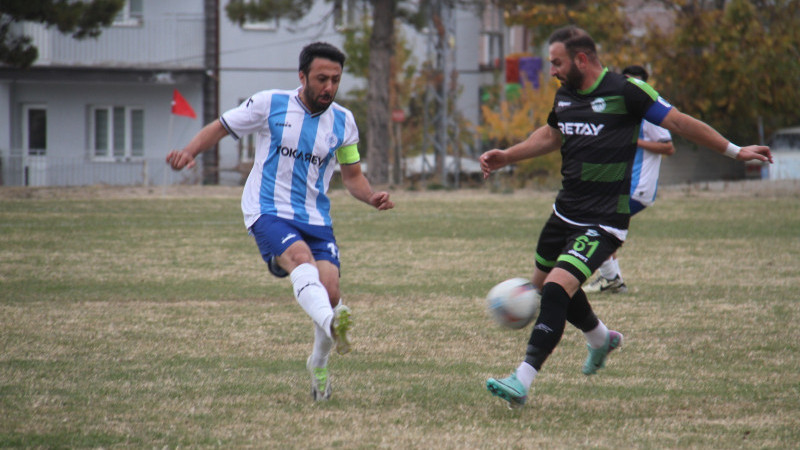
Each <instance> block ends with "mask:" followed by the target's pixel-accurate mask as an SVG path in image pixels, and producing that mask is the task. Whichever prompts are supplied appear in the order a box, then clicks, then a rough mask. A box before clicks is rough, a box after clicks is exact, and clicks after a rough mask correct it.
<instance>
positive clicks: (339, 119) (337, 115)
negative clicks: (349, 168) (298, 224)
mask: <svg viewBox="0 0 800 450" xmlns="http://www.w3.org/2000/svg"><path fill="white" fill-rule="evenodd" d="M344 121H345V114H344V112H343V111H339V110H338V109H337V110H334V111H333V135H334V136H336V144H334V145H333V146H332V147H331V148H329V149H328V155H329V157H328V158H326V159H325V163H324V164H322V166H321V167H320V168H319V172H320V177H319V178H318V179H317V183H316V187H317V192H319V195H317V210H319V212H320V214H322V217H323V218H324V219H325V225H328V226H330V225H332V222H333V221H332V220H331V215H330V211H331V201H330V200H329V199H328V196H326V195H325V194H323V192H325V188H324V186H325V177H324V176H323V174H324V173H325V171H326V170H327V168H328V164H330V163H331V161H332V160H333V159H334V158H335V157H336V156H335V155H334V154H333V153H335V152H336V150H337V149H338V148H339V147H341V145H342V142H344Z"/></svg>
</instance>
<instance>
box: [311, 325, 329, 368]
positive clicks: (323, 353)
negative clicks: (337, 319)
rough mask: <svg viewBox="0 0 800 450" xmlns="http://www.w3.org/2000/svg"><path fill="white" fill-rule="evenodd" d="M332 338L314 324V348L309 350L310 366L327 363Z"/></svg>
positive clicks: (323, 365)
mask: <svg viewBox="0 0 800 450" xmlns="http://www.w3.org/2000/svg"><path fill="white" fill-rule="evenodd" d="M331 347H333V339H331V338H330V337H328V333H326V332H325V330H323V329H322V328H320V326H319V325H317V324H316V323H315V324H314V350H312V351H311V361H310V365H311V367H325V366H327V365H328V356H330V354H331Z"/></svg>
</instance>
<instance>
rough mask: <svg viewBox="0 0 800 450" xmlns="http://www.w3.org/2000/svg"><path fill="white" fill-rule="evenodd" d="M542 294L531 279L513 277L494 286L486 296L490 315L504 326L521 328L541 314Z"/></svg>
mask: <svg viewBox="0 0 800 450" xmlns="http://www.w3.org/2000/svg"><path fill="white" fill-rule="evenodd" d="M541 299H542V296H541V295H540V294H539V292H537V291H536V289H535V288H534V287H533V285H532V284H531V283H530V281H528V280H526V279H524V278H511V279H510V280H506V281H503V282H502V283H499V284H498V285H496V286H495V287H493V288H492V289H491V290H490V291H489V294H488V295H487V296H486V307H487V309H488V311H489V315H490V316H491V317H492V318H493V319H494V320H495V322H497V323H499V324H500V325H502V326H503V327H506V328H512V329H515V330H517V329H520V328H524V327H525V326H527V325H528V324H529V323H531V322H532V321H533V320H534V319H536V317H537V316H538V315H539V305H540V303H541Z"/></svg>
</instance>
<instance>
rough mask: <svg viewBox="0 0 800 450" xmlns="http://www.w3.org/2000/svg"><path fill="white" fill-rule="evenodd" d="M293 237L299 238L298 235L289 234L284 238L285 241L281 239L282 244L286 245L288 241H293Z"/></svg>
mask: <svg viewBox="0 0 800 450" xmlns="http://www.w3.org/2000/svg"><path fill="white" fill-rule="evenodd" d="M293 237H297V235H296V234H294V233H289V234H287V235H286V236H284V238H283V239H281V244H285V243H286V241H288V240H289V239H291V238H293Z"/></svg>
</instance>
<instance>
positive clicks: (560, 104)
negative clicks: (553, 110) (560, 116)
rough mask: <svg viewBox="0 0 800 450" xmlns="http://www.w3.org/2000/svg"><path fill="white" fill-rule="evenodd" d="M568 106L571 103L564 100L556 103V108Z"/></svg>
mask: <svg viewBox="0 0 800 450" xmlns="http://www.w3.org/2000/svg"><path fill="white" fill-rule="evenodd" d="M570 105H572V102H565V101H564V100H561V101H559V102H558V106H570Z"/></svg>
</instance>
